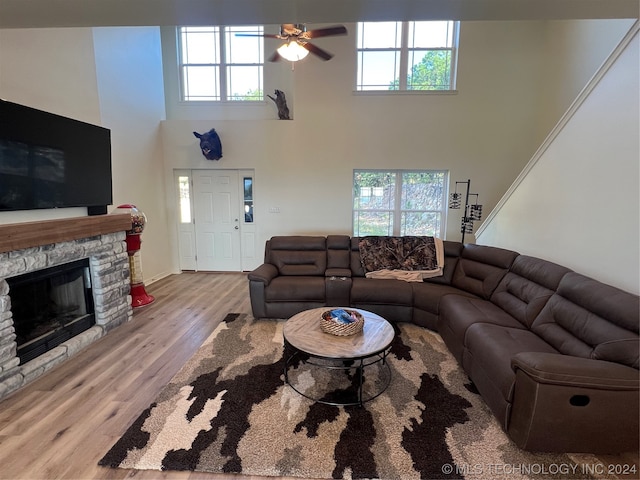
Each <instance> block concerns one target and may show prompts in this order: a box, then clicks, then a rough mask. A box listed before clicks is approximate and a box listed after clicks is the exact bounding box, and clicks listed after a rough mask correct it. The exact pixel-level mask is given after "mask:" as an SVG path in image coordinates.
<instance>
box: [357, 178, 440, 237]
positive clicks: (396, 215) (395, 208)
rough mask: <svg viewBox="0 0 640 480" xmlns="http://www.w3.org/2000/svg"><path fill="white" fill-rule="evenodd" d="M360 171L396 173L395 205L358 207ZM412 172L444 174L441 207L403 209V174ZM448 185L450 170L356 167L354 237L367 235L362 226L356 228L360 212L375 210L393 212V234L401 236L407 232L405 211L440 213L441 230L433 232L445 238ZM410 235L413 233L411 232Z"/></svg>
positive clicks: (372, 211)
mask: <svg viewBox="0 0 640 480" xmlns="http://www.w3.org/2000/svg"><path fill="white" fill-rule="evenodd" d="M358 173H383V174H384V173H387V174H391V175H395V183H394V185H395V191H394V193H393V205H390V206H389V208H378V209H373V208H357V205H356V200H357V198H358V196H357V192H356V175H357V174H358ZM411 173H418V174H423V173H435V174H442V175H443V179H442V193H441V196H440V198H439V201H440V208H439V209H403V208H402V180H403V175H405V174H411ZM448 185H449V171H448V170H423V169H415V170H413V169H412V170H395V169H356V170H354V171H353V179H352V191H353V198H352V202H351V205H352V215H351V227H352V234H353V236H354V237H360V236H365V235H361V233H360V231H361V228H356V225H360V223H359V222H358V221H357V219H359V218H360V215H359V213H360V212H368V213H375V212H380V213H391V219H392V221H391V223H392V226H393V227H392V232H391V235H393V236H400V235H403V234H405V233H404V232H403V230H402V229H403V225H402V218H403V213H423V212H424V213H437V214H440V225H439V226H440V228H439V231H436V232H434V233H433V236H436V237H438V238H442V239H444V238H445V237H444V235H445V232H446V228H447V213H448V208H447V201H446V200H447V189H448ZM365 188H371V189H372V191H373V190H374V189H375V188H378V187H365ZM371 197H373V195H371V196H370V197H368V198H371ZM409 235H413V233H409Z"/></svg>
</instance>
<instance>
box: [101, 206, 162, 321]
mask: <svg viewBox="0 0 640 480" xmlns="http://www.w3.org/2000/svg"><path fill="white" fill-rule="evenodd" d="M111 213H129V214H130V215H131V230H127V236H126V237H125V242H126V243H127V253H128V254H129V269H130V271H131V306H132V307H134V308H136V307H144V306H145V305H149V304H150V303H152V302H153V301H154V300H155V297H154V296H153V295H149V294H148V293H147V291H146V290H145V288H144V282H143V280H142V267H141V261H140V246H141V244H142V239H141V235H142V231H143V230H144V226H145V224H146V223H147V216H146V215H145V214H144V213H143V212H141V211H140V210H138V208H137V207H136V206H135V205H131V204H125V205H119V206H118V208H116V209H115V210H114V211H113V212H111Z"/></svg>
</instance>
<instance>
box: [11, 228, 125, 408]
mask: <svg viewBox="0 0 640 480" xmlns="http://www.w3.org/2000/svg"><path fill="white" fill-rule="evenodd" d="M129 228H131V219H130V217H129V215H101V216H96V217H81V218H74V219H66V220H49V221H44V222H33V223H28V224H14V225H2V226H0V399H1V398H3V397H5V396H6V395H8V394H9V393H11V392H13V391H14V390H16V389H18V388H20V387H22V386H24V385H26V384H27V383H29V382H31V381H33V380H35V379H36V378H38V377H39V376H40V375H42V374H44V373H45V372H47V371H48V370H50V369H51V368H53V367H54V366H56V365H58V364H60V363H62V362H64V361H65V360H66V359H68V358H69V357H71V356H73V355H74V354H76V353H77V352H78V351H80V350H81V349H82V348H84V347H86V346H87V345H89V344H91V343H92V342H94V341H96V340H98V339H99V338H101V337H102V336H104V335H105V334H106V333H107V332H109V331H110V330H111V329H113V328H115V327H117V326H118V325H121V324H122V323H124V322H126V321H128V320H130V319H131V317H132V314H133V311H132V308H131V297H130V296H129V288H130V286H129V275H130V272H129V258H128V255H127V251H126V245H125V242H124V239H125V231H126V230H128V229H129ZM65 266H70V268H69V270H70V271H73V269H74V267H75V269H76V271H75V272H74V273H68V274H66V276H64V275H63V277H62V278H63V280H64V279H66V281H67V282H66V283H68V284H69V285H67V286H66V287H61V286H60V285H58V284H60V283H64V281H63V280H60V279H56V280H50V278H51V276H52V275H55V274H56V273H59V272H61V271H65V270H66V268H65ZM30 280H33V281H34V282H35V287H24V285H26V284H28V283H29V282H28V281H30ZM23 288H33V289H34V290H33V291H34V292H35V293H33V295H35V294H36V293H43V292H44V293H43V294H44V296H47V297H49V298H50V299H51V298H53V300H51V301H50V303H52V304H55V305H56V306H55V308H54V307H53V306H51V305H48V304H47V306H45V305H46V304H45V300H46V299H40V300H34V301H33V302H34V304H35V305H37V307H38V308H35V309H32V310H33V311H42V310H44V309H49V310H59V311H58V312H57V313H56V314H55V315H54V314H51V315H44V313H43V315H42V316H47V317H55V316H56V315H57V316H58V317H63V318H64V319H66V318H67V317H68V316H69V314H70V313H71V312H72V311H73V314H74V315H75V316H76V317H77V319H73V320H71V319H68V320H64V319H63V320H60V319H58V320H56V322H57V323H59V324H65V323H66V324H68V325H67V327H65V328H63V327H62V326H60V327H58V326H54V327H51V326H49V333H46V334H42V335H40V334H39V333H40V332H39V329H41V328H43V329H46V328H47V326H46V325H44V326H43V325H40V323H46V322H41V321H39V320H38V319H36V320H33V319H31V320H24V318H23V317H33V316H34V313H33V312H30V311H29V308H28V307H25V306H24V305H22V306H19V307H18V306H16V312H13V310H12V296H11V295H12V290H13V292H14V294H15V295H16V302H24V298H23V297H25V295H29V293H28V292H30V291H29V290H28V291H27V293H25V291H21V289H23ZM83 295H84V296H85V297H86V298H85V299H84V300H85V301H86V303H85V304H84V305H82V306H80V305H79V304H80V303H82V302H81V300H82V298H81V297H82V296H83ZM61 312H62V313H61ZM14 313H15V315H14ZM14 320H15V321H16V322H18V321H20V322H21V323H20V325H14ZM25 321H26V322H27V323H29V322H30V321H31V322H36V323H38V322H39V323H38V325H37V326H35V325H30V326H28V327H25V326H24V325H23V323H22V322H25ZM16 327H17V328H16ZM29 328H33V329H36V330H38V331H37V332H36V333H34V334H32V337H33V338H31V339H29V340H25V338H24V336H25V335H26V333H25V331H26V330H29ZM34 339H35V340H34ZM37 342H39V344H38V345H37V346H36V347H34V348H31V351H29V352H28V353H26V354H25V352H24V350H25V347H24V344H29V345H33V343H37ZM19 343H20V344H21V346H20V347H19ZM42 344H45V345H44V346H43V345H42ZM19 350H20V351H19Z"/></svg>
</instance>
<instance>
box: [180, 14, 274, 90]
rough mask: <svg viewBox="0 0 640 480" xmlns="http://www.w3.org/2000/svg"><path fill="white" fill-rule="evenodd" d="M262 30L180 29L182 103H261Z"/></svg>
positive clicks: (228, 27) (240, 28) (225, 28)
mask: <svg viewBox="0 0 640 480" xmlns="http://www.w3.org/2000/svg"><path fill="white" fill-rule="evenodd" d="M238 33H240V34H243V33H244V34H251V35H262V34H263V33H264V27H262V26H251V27H231V26H225V27H217V26H212V27H179V28H178V52H179V55H180V59H179V62H180V65H179V66H180V80H181V89H182V92H181V93H182V100H183V101H216V102H219V101H223V102H224V101H263V100H264V95H263V67H264V46H263V37H260V36H236V34H238Z"/></svg>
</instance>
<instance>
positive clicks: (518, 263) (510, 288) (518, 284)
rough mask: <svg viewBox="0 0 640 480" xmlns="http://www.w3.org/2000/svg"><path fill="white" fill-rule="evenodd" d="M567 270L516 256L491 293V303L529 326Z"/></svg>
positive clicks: (522, 256) (555, 265) (552, 264)
mask: <svg viewBox="0 0 640 480" xmlns="http://www.w3.org/2000/svg"><path fill="white" fill-rule="evenodd" d="M570 271H571V270H570V269H568V268H566V267H562V266H560V265H557V264H555V263H552V262H547V261H546V260H541V259H539V258H534V257H529V256H526V255H519V256H518V257H516V259H515V260H514V261H513V264H512V265H511V268H510V269H509V272H507V274H506V275H505V276H504V277H503V278H502V280H501V281H500V283H499V284H498V286H497V287H496V289H495V290H494V292H493V295H491V302H492V303H494V304H495V305H497V306H498V307H499V308H500V309H501V310H504V311H505V312H507V313H508V314H509V315H511V316H512V317H513V318H515V319H516V320H518V321H519V322H520V323H521V324H523V325H525V326H527V327H529V326H530V325H531V323H532V322H533V320H534V319H535V318H536V316H537V315H538V314H539V313H540V311H541V310H542V308H543V307H544V305H545V304H546V303H547V301H548V300H549V298H551V295H553V293H554V292H555V290H556V288H558V284H559V283H560V280H561V279H562V277H564V275H565V274H566V273H568V272H570Z"/></svg>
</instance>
